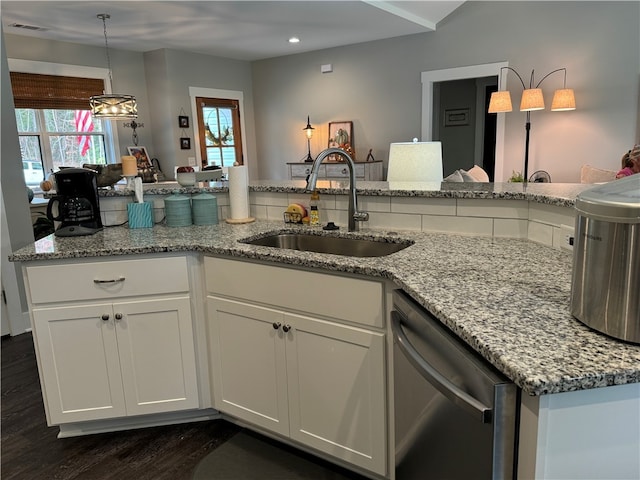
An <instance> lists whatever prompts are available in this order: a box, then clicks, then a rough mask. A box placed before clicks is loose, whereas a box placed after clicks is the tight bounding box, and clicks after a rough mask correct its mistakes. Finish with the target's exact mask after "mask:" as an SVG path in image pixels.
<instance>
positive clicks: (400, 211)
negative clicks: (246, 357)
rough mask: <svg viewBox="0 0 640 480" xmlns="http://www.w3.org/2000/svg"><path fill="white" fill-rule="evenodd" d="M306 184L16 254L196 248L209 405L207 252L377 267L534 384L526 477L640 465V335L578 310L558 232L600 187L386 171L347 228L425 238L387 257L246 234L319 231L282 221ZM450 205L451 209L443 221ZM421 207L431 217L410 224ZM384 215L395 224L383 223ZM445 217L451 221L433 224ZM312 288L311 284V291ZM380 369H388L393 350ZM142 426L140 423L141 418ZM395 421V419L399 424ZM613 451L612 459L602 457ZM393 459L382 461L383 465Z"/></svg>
mask: <svg viewBox="0 0 640 480" xmlns="http://www.w3.org/2000/svg"><path fill="white" fill-rule="evenodd" d="M175 186H176V185H175V184H174V185H173V186H168V188H164V187H163V186H161V185H148V186H146V189H145V194H146V195H147V196H158V198H160V197H161V196H163V195H167V194H170V193H171V191H172V190H173V189H174V188H173V187H175ZM303 187H304V185H303V182H254V183H252V184H251V186H250V192H251V208H252V214H255V216H256V217H257V218H258V221H256V222H255V223H252V224H244V225H229V224H225V223H220V224H219V225H214V226H191V227H183V228H170V227H166V226H164V225H162V224H158V225H156V226H154V227H153V228H151V229H128V228H126V227H123V226H120V227H112V228H105V229H104V230H103V231H102V232H99V233H97V234H95V235H92V236H88V237H74V238H65V239H61V238H56V237H54V236H49V237H46V238H44V239H42V240H40V241H38V242H36V243H35V244H34V245H32V246H29V247H26V248H23V249H21V250H19V251H18V252H15V253H14V254H13V255H12V257H11V260H12V261H20V262H24V268H25V271H26V272H27V274H26V278H27V279H30V278H31V277H30V275H29V272H28V270H29V268H33V267H39V268H46V267H51V266H55V267H68V266H71V267H75V266H80V267H81V266H82V265H87V264H91V265H97V264H101V263H114V262H119V261H127V260H136V261H137V260H145V261H146V260H152V261H153V260H158V261H160V260H161V261H165V260H172V261H175V259H176V258H178V259H180V258H186V265H187V268H188V271H187V272H186V273H185V274H184V275H186V277H185V278H188V279H189V287H188V290H189V292H190V298H191V310H192V318H193V332H194V333H193V337H194V343H195V345H196V347H195V356H196V364H197V366H198V368H197V369H196V370H197V377H198V380H199V385H198V386H199V397H198V399H199V402H197V403H198V408H199V409H201V410H206V409H210V407H212V406H214V407H215V406H216V405H212V402H211V396H210V395H209V394H208V393H206V392H203V390H205V391H207V392H208V391H209V390H213V391H214V392H215V388H216V385H215V384H213V385H210V383H209V381H208V378H209V376H208V374H207V372H206V370H207V369H208V362H209V361H210V359H209V355H208V352H207V349H208V347H207V344H206V342H205V341H204V339H203V337H205V336H206V331H207V328H205V326H204V324H205V323H206V321H207V320H206V317H207V312H206V308H205V305H204V304H205V302H204V296H205V288H204V286H203V285H202V281H201V280H200V278H201V277H203V276H204V272H203V270H204V261H205V259H207V258H221V259H225V260H233V261H238V262H242V263H247V264H259V265H261V266H263V265H267V266H268V267H270V268H282V267H285V268H286V269H287V270H291V269H293V270H294V271H298V270H300V271H303V272H314V273H317V272H324V273H326V274H329V275H335V276H336V278H356V279H364V280H367V281H369V280H371V281H374V282H380V283H381V284H382V285H383V287H384V291H385V292H386V293H385V295H388V292H389V291H390V290H392V289H393V288H401V289H402V290H404V291H405V292H406V293H408V294H409V295H410V296H411V297H412V298H413V299H414V300H415V301H416V302H417V303H419V304H420V305H421V306H422V307H424V308H425V309H426V310H428V311H429V312H431V313H432V314H433V315H434V316H435V317H437V318H438V319H439V320H440V321H441V322H442V323H443V324H444V325H446V326H447V327H448V328H449V329H451V330H452V331H453V332H454V333H455V334H456V335H458V336H459V337H460V338H461V339H462V340H464V341H465V342H466V343H467V344H468V345H469V346H470V347H471V348H473V349H474V350H475V351H476V352H478V353H479V354H480V355H481V356H482V357H484V359H486V360H487V361H488V362H489V363H491V364H492V365H493V366H494V367H495V368H497V369H498V370H499V371H500V372H502V373H503V374H504V375H506V376H507V377H508V378H509V379H511V380H512V381H513V382H515V383H516V384H517V385H518V386H519V387H520V388H521V390H522V402H521V429H520V458H519V467H518V468H519V470H520V473H521V475H520V478H530V477H533V476H534V475H535V477H536V478H559V477H564V478H569V477H574V478H578V477H579V478H585V477H588V476H592V477H593V476H595V477H598V476H599V477H617V478H623V477H625V478H630V477H634V476H635V477H638V476H639V475H640V466H639V465H638V460H637V451H638V448H639V447H640V413H639V412H640V346H638V345H633V344H629V343H624V342H621V341H617V340H614V339H611V338H609V337H606V336H604V335H601V334H599V333H597V332H594V331H592V330H590V329H589V328H587V327H586V326H584V325H583V324H581V323H580V322H578V321H577V320H575V319H574V318H573V317H572V316H571V314H570V313H569V297H570V279H571V253H570V252H569V251H567V250H564V249H561V248H560V246H559V244H558V241H557V238H556V237H558V235H559V234H560V232H561V231H562V228H563V226H567V225H569V226H572V217H573V213H572V207H573V200H574V198H575V195H576V194H577V193H578V192H579V191H581V190H583V189H585V188H588V186H585V185H562V184H557V185H554V184H540V185H535V184H528V185H517V184H474V185H469V184H451V185H446V184H443V185H442V187H441V188H434V187H426V186H424V185H422V186H419V185H415V186H410V187H409V186H408V185H402V187H404V188H398V189H396V188H395V187H394V186H392V185H389V184H386V182H381V183H377V182H374V183H373V184H371V185H370V184H368V183H367V182H362V183H361V184H359V185H358V194H359V198H360V200H361V202H362V205H363V207H364V209H365V210H369V211H370V212H372V214H374V213H377V214H378V215H375V214H374V215H372V222H374V223H375V222H379V223H378V224H377V225H376V226H375V228H364V229H362V231H360V232H358V233H346V232H341V233H339V235H346V236H364V237H367V238H372V237H375V238H377V237H382V238H384V239H387V240H392V241H393V240H397V239H405V240H409V241H411V242H413V245H411V246H410V247H408V248H406V249H404V250H402V251H400V252H397V253H394V254H392V255H389V256H385V257H377V258H353V257H346V256H337V255H326V254H314V253H309V252H300V251H294V250H284V249H274V248H270V247H261V246H255V245H249V244H247V243H243V240H247V239H251V238H255V237H257V236H260V235H263V234H264V233H266V232H271V231H280V230H282V229H285V228H291V229H293V230H300V229H303V230H305V231H308V230H309V227H291V226H286V225H284V223H283V222H282V220H281V218H282V215H281V214H282V211H283V210H284V208H283V205H284V207H286V205H287V202H291V201H295V200H297V199H300V200H304V199H306V197H307V196H308V194H306V193H305V192H304V188H303ZM319 187H320V194H321V199H322V200H323V201H324V204H323V207H324V208H325V210H328V211H335V215H336V216H335V219H336V220H338V222H337V223H339V224H342V225H344V222H340V218H342V217H341V215H342V213H341V211H342V210H344V208H345V207H344V205H345V204H346V201H345V200H344V199H343V198H342V197H343V196H344V194H345V193H346V192H345V189H344V185H343V184H340V183H339V182H331V183H330V184H329V183H328V182H327V184H321V183H320V182H319ZM438 187H440V186H438ZM204 189H205V190H206V191H209V192H214V193H215V194H216V195H217V196H219V197H220V200H219V205H220V206H221V207H220V208H221V209H224V208H225V200H224V198H223V197H224V195H226V190H225V189H226V187H225V185H224V184H217V185H209V186H207V187H204ZM198 190H201V189H194V190H189V189H186V190H182V191H184V192H191V191H198ZM128 197H129V195H128V194H126V193H124V192H118V191H113V192H107V193H104V194H103V197H101V206H102V205H103V203H104V205H105V206H107V205H108V202H109V200H107V201H105V202H103V199H108V198H111V199H113V200H111V201H114V202H118V201H121V200H124V202H127V201H129V200H130V199H129V198H128ZM154 201H155V202H156V203H159V201H158V200H157V199H156V200H154ZM331 207H333V208H331ZM107 208H108V209H107V212H111V213H113V212H117V211H118V209H117V208H115V206H114V207H113V208H111V207H107ZM156 208H159V206H158V205H156ZM223 211H224V210H223ZM376 217H377V218H376ZM414 217H416V218H414ZM439 217H446V218H447V222H438V221H437V220H438V219H439ZM156 218H157V219H158V216H156ZM222 218H224V215H223V216H222ZM329 218H331V216H329ZM160 219H161V217H160ZM418 219H419V221H420V228H413V229H412V228H410V226H411V225H412V224H413V223H412V222H416V221H417V220H418ZM385 222H386V225H385V226H384V228H382V227H379V226H378V225H381V224H385ZM458 222H460V223H458ZM114 223H115V222H114ZM461 224H471V227H472V228H476V229H477V230H478V231H476V232H475V234H474V232H470V231H464V230H463V231H459V232H456V231H455V230H456V229H462V228H463V227H461V226H460V225H461ZM467 226H468V225H467ZM434 227H437V228H439V229H441V230H442V231H430V228H434ZM315 231H316V232H317V233H319V234H326V232H323V231H322V230H319V229H316V230H315ZM461 233H464V234H461ZM507 233H512V235H507ZM554 238H556V240H554ZM150 268H151V267H150ZM179 268H182V267H179ZM181 271H182V270H181ZM151 275H153V273H151V274H150V276H149V277H148V278H151ZM181 275H182V274H181ZM156 279H157V280H163V281H161V282H160V283H161V285H165V284H166V283H167V282H165V281H164V279H161V278H157V277H154V281H155V280H156ZM177 281H178V280H175V281H174V282H173V283H176V282H177ZM264 282H269V279H268V278H265V279H264ZM151 283H153V282H151ZM28 286H29V283H28ZM167 288H168V290H167V291H165V292H153V293H154V295H158V294H159V293H162V294H166V293H167V292H169V291H170V290H171V288H173V287H167ZM176 289H177V290H176ZM185 289H186V287H185V286H184V285H182V286H180V287H175V288H174V290H176V291H178V293H179V295H176V296H178V297H182V296H184V293H185ZM300 290H301V292H302V295H310V294H311V293H312V292H310V291H308V289H306V288H301V289H300ZM119 294H120V295H123V296H127V295H129V294H128V293H126V292H122V291H120V292H119ZM138 294H139V292H138V293H136V295H138ZM314 294H316V295H318V294H320V293H319V292H318V291H316V292H315V293H314ZM172 295H173V294H172ZM235 296H239V297H242V294H241V293H239V292H238V293H237V294H235ZM154 298H156V297H154ZM47 301H49V302H53V303H55V302H56V301H57V300H47ZM382 302H383V303H388V300H385V298H383V299H382ZM85 303H86V302H85ZM385 308H386V309H387V310H388V308H390V306H389V305H388V304H387V305H386V306H385ZM387 323H388V322H387V321H386V320H383V321H382V323H381V324H380V325H374V326H373V331H374V332H378V333H382V334H384V333H386V328H387ZM37 333H38V332H37V331H36V329H35V328H34V335H37ZM386 338H387V340H386V342H387V348H389V342H390V339H389V337H388V336H387V337H386ZM387 351H389V350H387ZM381 368H387V371H389V365H388V363H387V365H386V367H381ZM389 381H391V380H389ZM386 405H387V408H389V403H388V402H387V403H386ZM391 417H392V416H391ZM140 418H141V417H138V419H137V420H140ZM390 421H391V420H390V418H388V419H387V422H390ZM129 425H130V426H129V428H131V426H135V425H136V423H135V421H133V420H132V421H131V423H130V424H129ZM120 428H126V427H120ZM386 428H387V431H388V432H390V431H391V430H392V429H391V428H389V425H388V423H387V427H386ZM61 431H62V427H61ZM294 444H295V443H294ZM390 444H391V445H392V444H393V443H392V442H391V443H390ZM387 446H388V445H387ZM605 450H606V456H607V461H606V465H603V463H605V462H599V461H598V458H602V455H603V453H602V452H604V451H605ZM388 454H389V460H388V461H387V462H386V465H389V464H391V465H392V461H393V457H392V454H393V452H391V449H390V448H389V450H388ZM386 470H387V473H385V472H384V471H382V472H381V471H379V470H377V469H375V470H372V471H374V473H375V475H378V476H380V477H384V476H385V475H387V474H388V468H387V469H386ZM374 478H378V477H374Z"/></svg>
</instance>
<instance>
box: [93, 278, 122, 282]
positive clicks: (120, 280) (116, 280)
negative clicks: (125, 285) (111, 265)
mask: <svg viewBox="0 0 640 480" xmlns="http://www.w3.org/2000/svg"><path fill="white" fill-rule="evenodd" d="M118 282H124V277H120V278H116V279H113V280H96V279H95V278H94V279H93V283H118Z"/></svg>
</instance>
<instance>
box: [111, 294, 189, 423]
mask: <svg viewBox="0 0 640 480" xmlns="http://www.w3.org/2000/svg"><path fill="white" fill-rule="evenodd" d="M113 311H114V317H115V319H116V320H115V322H116V327H117V328H116V333H117V338H118V348H119V352H120V364H121V366H122V382H123V384H124V391H125V399H126V406H127V415H140V414H145V413H160V412H168V411H177V410H186V409H190V408H197V407H198V406H199V404H198V402H199V401H198V385H197V377H196V364H195V350H194V338H193V327H192V322H191V307H190V302H189V297H188V296H181V297H172V298H162V299H155V300H142V301H132V302H118V303H114V305H113Z"/></svg>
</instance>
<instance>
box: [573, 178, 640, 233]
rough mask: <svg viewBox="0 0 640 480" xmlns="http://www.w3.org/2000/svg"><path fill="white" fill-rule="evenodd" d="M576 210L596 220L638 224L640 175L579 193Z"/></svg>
mask: <svg viewBox="0 0 640 480" xmlns="http://www.w3.org/2000/svg"><path fill="white" fill-rule="evenodd" d="M576 210H577V211H578V213H579V214H583V215H585V216H587V217H592V218H596V219H597V220H604V221H609V222H618V223H640V173H636V174H635V175H631V176H629V177H625V178H621V179H619V180H612V181H611V182H608V183H605V184H602V185H598V186H596V187H594V188H590V189H589V190H585V191H584V192H581V193H579V194H578V196H577V197H576Z"/></svg>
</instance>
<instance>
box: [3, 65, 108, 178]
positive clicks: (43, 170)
mask: <svg viewBox="0 0 640 480" xmlns="http://www.w3.org/2000/svg"><path fill="white" fill-rule="evenodd" d="M10 75H11V88H12V91H13V97H14V102H15V107H16V109H15V115H16V123H17V127H18V137H19V141H20V153H21V156H22V161H23V173H24V177H25V181H26V183H27V185H29V186H30V187H32V188H34V187H35V188H34V189H35V190H36V191H37V190H38V188H39V184H40V182H41V181H42V180H43V178H44V176H45V175H47V174H48V173H50V172H51V171H58V170H59V169H60V168H61V167H82V165H83V164H85V163H98V164H105V163H108V161H107V159H108V155H107V154H108V152H109V151H110V150H111V149H110V148H109V145H111V144H112V142H113V140H112V138H111V129H110V125H109V123H108V122H103V121H102V120H100V119H94V118H92V116H91V112H90V111H89V110H88V108H89V97H90V96H91V95H96V94H100V93H102V91H103V88H104V83H103V81H102V80H101V79H96V78H81V77H69V76H60V75H46V74H35V73H22V72H11V73H10ZM37 165H39V167H38V166H37Z"/></svg>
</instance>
